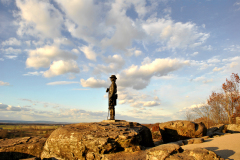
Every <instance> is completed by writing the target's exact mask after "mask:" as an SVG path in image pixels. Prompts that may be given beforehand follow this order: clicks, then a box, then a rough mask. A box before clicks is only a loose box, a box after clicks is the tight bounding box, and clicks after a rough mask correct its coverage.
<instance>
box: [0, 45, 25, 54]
mask: <svg viewBox="0 0 240 160" xmlns="http://www.w3.org/2000/svg"><path fill="white" fill-rule="evenodd" d="M1 50H2V51H3V52H5V54H14V55H17V54H20V53H21V52H22V51H21V49H14V48H12V47H9V48H6V49H1Z"/></svg>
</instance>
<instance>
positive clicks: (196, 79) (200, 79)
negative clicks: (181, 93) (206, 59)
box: [193, 76, 206, 82]
mask: <svg viewBox="0 0 240 160" xmlns="http://www.w3.org/2000/svg"><path fill="white" fill-rule="evenodd" d="M204 79H206V77H204V76H201V77H197V78H195V79H193V81H196V82H198V81H203V80H204Z"/></svg>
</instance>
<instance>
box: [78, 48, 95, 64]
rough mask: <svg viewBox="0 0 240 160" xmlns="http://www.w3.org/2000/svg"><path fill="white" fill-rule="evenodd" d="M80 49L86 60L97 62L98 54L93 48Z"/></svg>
mask: <svg viewBox="0 0 240 160" xmlns="http://www.w3.org/2000/svg"><path fill="white" fill-rule="evenodd" d="M79 49H80V50H81V51H82V52H83V53H84V54H85V56H86V58H87V59H89V60H92V61H96V57H97V54H96V53H95V52H94V51H93V49H92V46H83V47H79Z"/></svg>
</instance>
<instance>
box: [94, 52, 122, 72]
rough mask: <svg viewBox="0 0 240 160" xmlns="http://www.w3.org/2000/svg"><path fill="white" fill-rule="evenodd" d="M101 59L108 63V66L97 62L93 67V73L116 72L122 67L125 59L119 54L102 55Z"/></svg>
mask: <svg viewBox="0 0 240 160" xmlns="http://www.w3.org/2000/svg"><path fill="white" fill-rule="evenodd" d="M103 61H104V62H105V63H108V64H109V65H108V66H105V65H102V64H99V65H97V67H95V68H94V71H93V73H94V74H100V73H107V74H110V73H114V72H115V73H116V72H117V71H119V70H120V69H122V67H123V66H124V64H125V60H124V59H123V58H122V56H121V55H117V54H115V55H113V56H108V57H103Z"/></svg>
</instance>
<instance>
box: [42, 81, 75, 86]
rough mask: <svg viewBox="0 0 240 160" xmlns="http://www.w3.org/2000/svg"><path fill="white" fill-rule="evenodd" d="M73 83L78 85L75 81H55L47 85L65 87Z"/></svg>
mask: <svg viewBox="0 0 240 160" xmlns="http://www.w3.org/2000/svg"><path fill="white" fill-rule="evenodd" d="M73 83H79V82H76V81H56V82H49V83H47V85H65V84H73Z"/></svg>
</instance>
